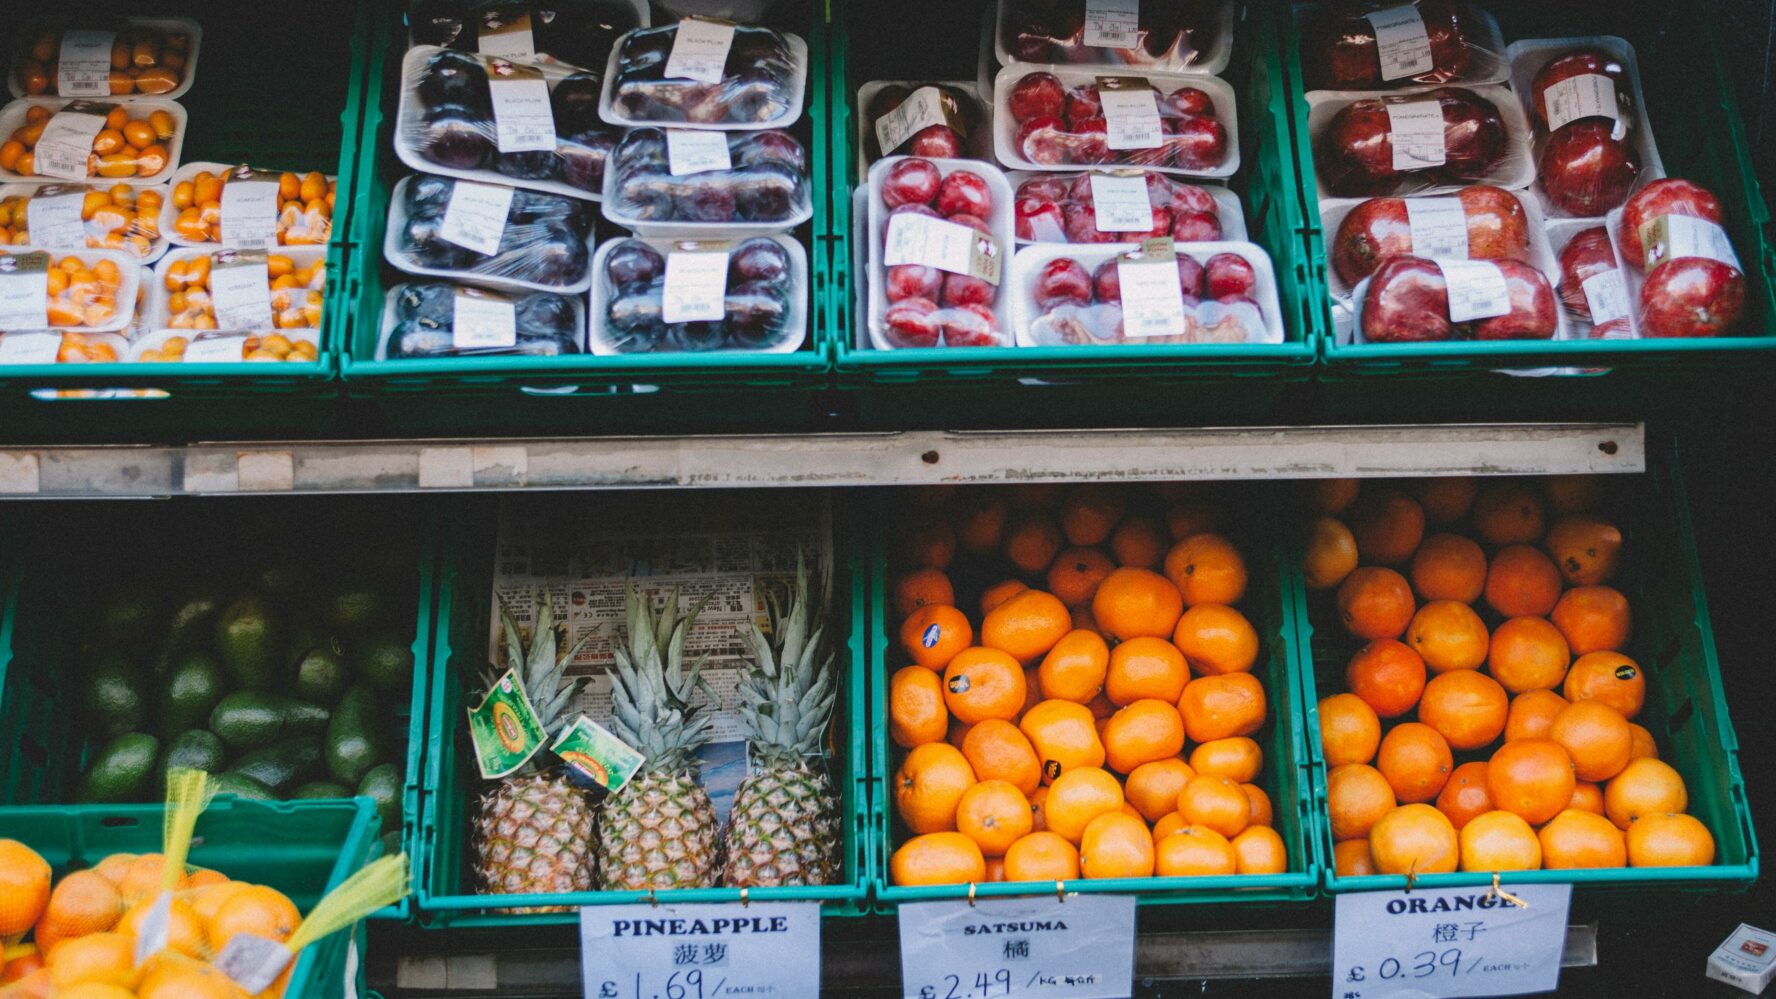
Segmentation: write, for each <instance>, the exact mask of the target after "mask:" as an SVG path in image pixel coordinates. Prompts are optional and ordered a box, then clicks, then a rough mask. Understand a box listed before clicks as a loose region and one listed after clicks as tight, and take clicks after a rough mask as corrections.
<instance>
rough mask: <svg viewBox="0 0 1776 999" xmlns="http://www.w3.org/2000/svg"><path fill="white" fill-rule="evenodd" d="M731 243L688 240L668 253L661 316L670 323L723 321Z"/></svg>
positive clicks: (661, 288) (661, 297)
mask: <svg viewBox="0 0 1776 999" xmlns="http://www.w3.org/2000/svg"><path fill="white" fill-rule="evenodd" d="M727 294H728V244H726V243H721V242H716V243H697V242H694V241H689V240H687V241H685V242H681V243H678V244H675V245H674V247H673V249H672V251H671V252H669V253H667V254H666V278H665V280H664V281H663V282H661V285H660V318H661V319H664V320H665V321H666V322H669V323H701V322H720V321H721V319H722V317H723V316H724V315H725V314H726V313H725V311H724V308H725V304H726V303H725V301H724V300H725V299H726V298H727Z"/></svg>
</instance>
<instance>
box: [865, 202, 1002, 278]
mask: <svg viewBox="0 0 1776 999" xmlns="http://www.w3.org/2000/svg"><path fill="white" fill-rule="evenodd" d="M1001 256H1002V254H1001V251H1000V249H999V241H998V240H997V239H994V238H993V237H992V236H989V235H988V234H986V233H984V232H980V231H979V230H976V229H973V228H970V227H968V226H965V225H958V224H957V223H955V222H948V221H945V220H944V219H934V218H931V217H930V216H927V215H914V214H912V213H910V212H909V213H906V214H902V215H895V216H893V217H891V218H889V219H888V234H887V236H886V237H885V239H884V240H883V246H882V265H883V266H885V267H894V266H896V265H898V264H923V265H925V266H926V267H935V268H937V269H938V270H940V271H949V272H950V273H951V274H967V275H970V276H972V277H977V278H980V279H981V280H982V281H985V282H987V283H988V284H991V285H997V284H998V283H999V271H1000V267H1001V264H1002V263H1003V261H1002V259H1001Z"/></svg>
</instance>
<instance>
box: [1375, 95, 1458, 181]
mask: <svg viewBox="0 0 1776 999" xmlns="http://www.w3.org/2000/svg"><path fill="white" fill-rule="evenodd" d="M1383 107H1385V108H1386V109H1387V116H1388V133H1389V135H1388V140H1389V144H1390V145H1391V146H1392V147H1393V154H1394V169H1395V170H1423V169H1425V168H1426V167H1434V166H1442V165H1443V164H1444V163H1445V162H1447V161H1448V159H1449V156H1448V153H1446V152H1445V151H1444V149H1443V106H1442V105H1441V104H1439V103H1438V102H1437V101H1434V100H1433V101H1388V102H1387V103H1386V104H1384V105H1383Z"/></svg>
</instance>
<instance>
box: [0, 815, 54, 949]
mask: <svg viewBox="0 0 1776 999" xmlns="http://www.w3.org/2000/svg"><path fill="white" fill-rule="evenodd" d="M49 881H50V871H49V861H47V860H44V859H43V858H42V857H41V856H39V855H38V853H37V851H36V850H33V849H31V848H30V847H28V846H26V845H25V844H23V843H20V842H19V841H18V840H16V839H0V939H4V938H7V937H12V938H15V939H16V938H18V937H22V936H24V935H25V931H26V930H28V929H30V928H31V927H32V926H35V925H36V923H37V920H38V919H39V918H40V917H41V916H42V915H43V910H44V909H45V908H47V907H48V905H49Z"/></svg>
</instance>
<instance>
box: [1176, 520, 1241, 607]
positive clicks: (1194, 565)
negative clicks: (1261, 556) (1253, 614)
mask: <svg viewBox="0 0 1776 999" xmlns="http://www.w3.org/2000/svg"><path fill="white" fill-rule="evenodd" d="M1165 574H1166V578H1167V579H1170V580H1171V581H1172V583H1173V584H1174V585H1176V586H1177V587H1178V592H1179V593H1181V594H1183V595H1184V605H1185V606H1186V607H1195V606H1196V605H1197V604H1237V603H1239V602H1240V598H1241V597H1243V596H1245V595H1246V560H1245V559H1244V558H1241V557H1240V553H1239V549H1237V548H1235V547H1234V546H1233V542H1231V541H1228V540H1227V539H1226V538H1224V537H1222V536H1221V535H1219V534H1210V533H1207V532H1204V533H1202V534H1193V535H1191V536H1190V537H1187V538H1185V539H1184V540H1183V541H1180V542H1178V543H1177V544H1175V545H1173V546H1172V550H1171V551H1169V552H1166V557H1165Z"/></svg>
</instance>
